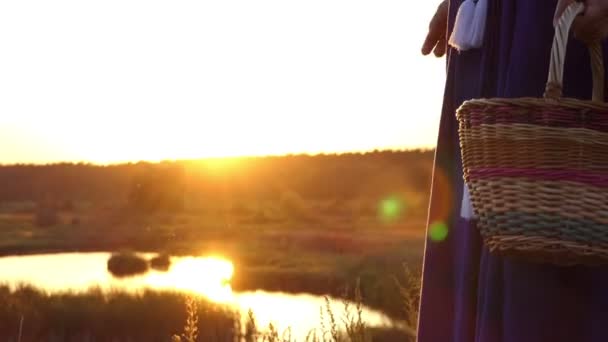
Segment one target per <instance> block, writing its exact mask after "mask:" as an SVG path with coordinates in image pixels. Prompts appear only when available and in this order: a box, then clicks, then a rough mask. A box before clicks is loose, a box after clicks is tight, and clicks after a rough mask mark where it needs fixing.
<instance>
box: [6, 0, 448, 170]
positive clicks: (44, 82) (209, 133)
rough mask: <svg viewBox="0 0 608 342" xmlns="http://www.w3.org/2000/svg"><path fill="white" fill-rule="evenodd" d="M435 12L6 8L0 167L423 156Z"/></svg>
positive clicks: (436, 90)
mask: <svg viewBox="0 0 608 342" xmlns="http://www.w3.org/2000/svg"><path fill="white" fill-rule="evenodd" d="M436 5H437V3H435V2H433V1H430V2H429V1H423V2H420V3H419V4H417V5H416V9H415V10H412V8H411V5H410V3H409V2H404V1H397V0H387V1H382V2H378V1H350V0H329V1H328V0H312V1H310V0H308V1H283V0H262V1H255V2H252V1H245V0H228V1H180V2H170V1H160V0H153V1H143V0H120V1H119V0H109V1H103V2H86V1H85V2H82V1H76V0H58V1H52V2H49V1H42V0H34V1H26V2H23V1H13V2H7V3H4V4H3V5H2V6H1V10H0V45H2V47H3V53H2V54H0V94H2V95H1V100H0V113H2V115H0V146H2V147H3V149H2V150H3V153H2V154H1V155H0V163H14V162H35V163H45V162H57V161H88V162H98V163H112V162H121V161H137V160H152V161H156V160H162V159H185V158H188V159H190V158H201V157H220V156H221V157H224V156H243V155H281V154H287V153H311V154H315V153H320V152H347V151H368V150H373V149H387V148H390V149H395V148H416V147H432V146H434V144H435V140H436V135H437V133H436V131H437V123H438V118H439V109H440V105H441V95H442V87H443V86H442V83H443V79H444V69H445V68H444V61H443V60H440V59H436V58H432V57H422V56H421V55H420V53H419V49H420V44H421V42H422V40H423V38H424V35H425V32H426V29H427V26H428V20H429V18H430V17H431V16H432V13H433V11H434V9H435V7H436Z"/></svg>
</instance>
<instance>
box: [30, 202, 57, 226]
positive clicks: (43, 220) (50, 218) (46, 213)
mask: <svg viewBox="0 0 608 342" xmlns="http://www.w3.org/2000/svg"><path fill="white" fill-rule="evenodd" d="M35 221H36V225H37V226H38V227H50V226H54V225H56V224H57V223H59V215H57V211H56V210H55V209H53V208H51V207H39V208H38V210H37V211H36V217H35Z"/></svg>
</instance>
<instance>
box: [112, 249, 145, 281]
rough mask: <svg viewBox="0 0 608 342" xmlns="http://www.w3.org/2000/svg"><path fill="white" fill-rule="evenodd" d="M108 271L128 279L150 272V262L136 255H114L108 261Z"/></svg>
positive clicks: (127, 253)
mask: <svg viewBox="0 0 608 342" xmlns="http://www.w3.org/2000/svg"><path fill="white" fill-rule="evenodd" d="M108 271H110V273H112V275H114V276H116V277H126V276H131V275H136V274H141V273H146V272H147V271H148V261H147V260H146V259H144V258H142V257H140V256H139V255H137V254H135V253H130V252H122V253H118V254H112V256H111V257H110V259H108Z"/></svg>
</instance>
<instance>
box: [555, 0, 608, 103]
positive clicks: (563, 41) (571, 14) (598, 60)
mask: <svg viewBox="0 0 608 342" xmlns="http://www.w3.org/2000/svg"><path fill="white" fill-rule="evenodd" d="M584 10H585V6H584V5H583V3H580V2H575V3H573V4H571V5H570V6H568V7H567V8H566V10H565V11H564V13H563V14H562V16H561V17H560V18H559V20H558V22H557V25H556V27H555V37H554V38H553V47H552V48H551V63H550V64H549V78H548V79H547V87H546V88H545V94H544V96H545V98H546V99H559V98H560V97H562V85H563V79H564V62H565V60H566V46H567V45H568V34H569V32H570V27H572V23H573V22H574V19H575V18H576V17H577V16H578V15H579V14H581V13H582V12H583V11H584ZM588 48H589V56H590V57H591V72H592V75H593V96H592V99H593V101H597V102H603V101H604V60H603V55H602V45H601V44H600V42H599V41H596V42H592V43H590V44H589V46H588Z"/></svg>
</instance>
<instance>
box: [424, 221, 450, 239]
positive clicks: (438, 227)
mask: <svg viewBox="0 0 608 342" xmlns="http://www.w3.org/2000/svg"><path fill="white" fill-rule="evenodd" d="M447 237H448V226H447V225H446V224H445V223H443V222H435V223H433V224H431V225H430V226H429V238H430V239H431V240H432V241H435V242H441V241H443V240H445V239H446V238H447Z"/></svg>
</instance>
